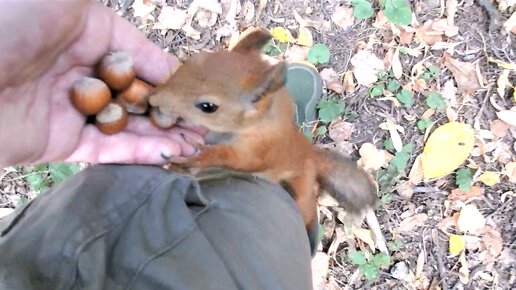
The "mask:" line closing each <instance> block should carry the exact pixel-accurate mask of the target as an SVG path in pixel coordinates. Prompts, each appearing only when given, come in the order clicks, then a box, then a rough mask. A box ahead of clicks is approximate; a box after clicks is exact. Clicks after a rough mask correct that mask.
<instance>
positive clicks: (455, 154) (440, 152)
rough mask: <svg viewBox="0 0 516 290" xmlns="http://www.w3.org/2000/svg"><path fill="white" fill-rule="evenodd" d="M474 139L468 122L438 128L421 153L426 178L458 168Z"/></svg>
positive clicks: (469, 150) (442, 174) (448, 124)
mask: <svg viewBox="0 0 516 290" xmlns="http://www.w3.org/2000/svg"><path fill="white" fill-rule="evenodd" d="M474 141H475V137H474V130H473V128H472V127H471V126H470V125H468V124H463V123H457V122H450V123H446V124H444V125H442V126H441V127H439V128H437V129H436V130H435V131H434V132H433V133H432V134H431V135H430V137H428V140H427V141H426V144H425V147H424V149H423V153H422V155H421V162H422V165H423V171H424V174H425V178H427V179H428V178H436V177H441V176H444V175H446V174H448V173H450V172H452V171H453V170H455V169H457V168H458V167H459V166H460V165H461V164H462V163H463V162H464V160H466V158H467V157H468V156H469V153H470V152H471V150H472V149H473V144H474Z"/></svg>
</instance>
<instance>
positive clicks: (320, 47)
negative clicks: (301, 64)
mask: <svg viewBox="0 0 516 290" xmlns="http://www.w3.org/2000/svg"><path fill="white" fill-rule="evenodd" d="M306 59H307V60H308V61H309V62H311V63H312V64H314V65H318V64H325V63H327V62H328V61H329V60H330V50H329V49H328V47H327V46H326V45H324V44H322V43H317V44H314V45H313V46H312V47H311V48H310V50H308V53H307V55H306Z"/></svg>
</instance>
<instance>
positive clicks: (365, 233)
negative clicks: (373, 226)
mask: <svg viewBox="0 0 516 290" xmlns="http://www.w3.org/2000/svg"><path fill="white" fill-rule="evenodd" d="M351 231H352V232H353V235H355V237H357V238H358V239H360V240H361V241H363V242H364V243H366V244H367V245H368V246H369V248H370V249H371V251H373V252H374V251H375V248H376V245H375V243H374V241H373V237H372V234H371V231H370V230H368V229H363V228H357V227H353V228H352V230H351Z"/></svg>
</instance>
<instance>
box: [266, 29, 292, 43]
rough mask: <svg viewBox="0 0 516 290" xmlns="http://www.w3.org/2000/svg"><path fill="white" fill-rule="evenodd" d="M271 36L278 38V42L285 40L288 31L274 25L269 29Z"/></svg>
mask: <svg viewBox="0 0 516 290" xmlns="http://www.w3.org/2000/svg"><path fill="white" fill-rule="evenodd" d="M270 32H271V35H272V38H274V39H276V40H278V41H279V42H287V41H288V32H287V31H286V30H285V28H283V27H274V28H272V29H271V30H270Z"/></svg>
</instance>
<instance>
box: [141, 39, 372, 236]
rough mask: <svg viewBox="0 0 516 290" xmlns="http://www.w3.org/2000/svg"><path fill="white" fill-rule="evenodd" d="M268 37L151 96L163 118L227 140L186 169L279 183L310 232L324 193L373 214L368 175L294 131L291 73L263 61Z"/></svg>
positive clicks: (196, 66)
mask: <svg viewBox="0 0 516 290" xmlns="http://www.w3.org/2000/svg"><path fill="white" fill-rule="evenodd" d="M270 38H271V36H270V34H269V33H268V32H267V31H265V30H262V29H256V30H253V31H252V32H250V33H248V34H247V35H246V36H244V37H243V38H242V39H241V40H240V41H239V42H238V43H237V44H236V45H235V47H234V48H233V49H232V50H231V51H221V52H213V53H200V54H197V55H195V56H193V57H192V58H191V59H189V60H187V61H186V62H185V63H184V64H183V65H182V66H181V67H180V68H179V69H178V70H177V71H176V72H175V73H174V74H173V75H172V76H171V78H170V79H169V80H168V81H167V82H166V83H165V84H163V85H162V86H160V87H158V88H157V89H156V90H155V92H154V93H153V94H152V95H151V96H150V103H151V105H152V106H156V107H159V109H160V111H161V112H162V113H165V114H167V115H171V116H177V117H179V118H180V119H182V120H184V121H185V122H186V123H189V124H193V125H202V126H204V127H206V128H208V129H209V130H210V131H211V132H216V133H219V135H220V136H223V137H224V138H219V140H217V141H216V142H217V143H216V144H212V145H207V146H200V149H201V150H200V153H199V154H198V155H196V156H194V157H191V158H188V159H187V160H186V164H187V165H189V166H193V167H195V168H198V169H203V168H206V167H211V166H216V167H224V168H228V169H232V170H237V171H242V172H248V173H253V174H255V175H258V176H261V177H264V178H265V179H267V180H269V181H271V182H274V183H278V184H281V185H282V186H283V187H284V188H285V189H286V190H287V191H288V192H289V193H290V195H291V196H292V197H293V198H294V200H295V202H296V204H297V206H298V208H299V210H300V212H301V214H302V217H303V221H304V223H305V226H307V227H308V226H310V225H311V224H312V223H313V222H314V220H315V219H316V218H317V197H318V189H319V188H321V189H323V190H325V191H326V192H328V193H329V194H330V195H331V196H333V197H334V198H335V199H336V200H337V201H338V202H339V205H340V206H342V207H344V209H345V210H347V211H348V212H360V211H361V210H362V209H365V208H370V207H372V206H373V205H374V203H375V200H376V198H377V196H376V186H375V185H374V183H373V182H372V181H371V179H370V178H369V176H368V175H367V173H366V172H364V171H363V170H361V169H359V168H358V167H357V166H356V164H355V162H353V161H351V160H348V159H347V158H344V157H343V156H341V155H339V154H338V153H336V152H332V151H328V150H322V149H319V148H317V147H315V146H314V145H312V144H311V143H310V142H309V140H308V139H307V138H306V137H305V136H304V135H303V134H302V133H301V132H300V131H299V128H298V127H297V125H295V124H294V120H293V116H294V115H293V112H294V103H293V100H292V98H291V97H290V96H289V94H288V92H287V91H286V89H285V88H284V86H283V85H284V84H285V81H286V70H287V66H286V64H285V63H284V62H279V63H278V64H274V65H272V64H270V63H269V62H267V61H265V60H264V59H263V57H262V56H261V48H262V47H263V46H264V45H265V44H266V43H267V42H268V41H269V40H270Z"/></svg>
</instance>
